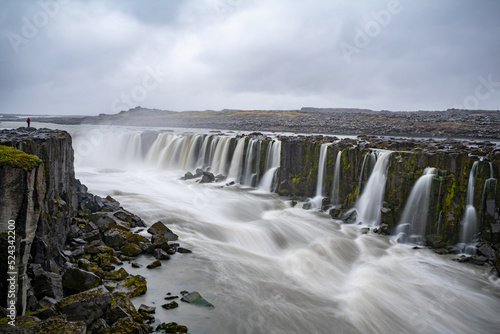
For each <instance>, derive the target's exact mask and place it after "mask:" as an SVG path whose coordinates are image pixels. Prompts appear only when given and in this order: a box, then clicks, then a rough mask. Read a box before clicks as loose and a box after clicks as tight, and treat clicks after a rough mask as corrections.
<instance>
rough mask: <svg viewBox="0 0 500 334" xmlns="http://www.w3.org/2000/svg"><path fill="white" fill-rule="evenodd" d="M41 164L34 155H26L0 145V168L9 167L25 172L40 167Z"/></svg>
mask: <svg viewBox="0 0 500 334" xmlns="http://www.w3.org/2000/svg"><path fill="white" fill-rule="evenodd" d="M41 163H42V160H40V158H38V157H37V156H35V155H30V154H26V153H24V152H23V151H19V150H17V149H15V148H12V147H8V146H3V145H0V166H2V165H9V166H12V167H15V168H22V169H24V170H26V171H27V170H31V169H33V168H36V167H38V166H40V164H41Z"/></svg>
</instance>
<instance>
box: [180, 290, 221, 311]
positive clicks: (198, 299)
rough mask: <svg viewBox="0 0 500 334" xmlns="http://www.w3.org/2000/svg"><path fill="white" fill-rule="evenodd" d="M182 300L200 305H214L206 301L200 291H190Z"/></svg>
mask: <svg viewBox="0 0 500 334" xmlns="http://www.w3.org/2000/svg"><path fill="white" fill-rule="evenodd" d="M181 301H183V302H186V303H189V304H194V305H200V306H205V307H214V306H213V305H212V304H211V303H209V302H208V301H206V300H205V299H204V298H203V297H202V296H201V295H200V294H199V293H198V292H196V291H193V292H191V293H188V294H186V295H184V297H182V298H181Z"/></svg>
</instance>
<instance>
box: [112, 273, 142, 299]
mask: <svg viewBox="0 0 500 334" xmlns="http://www.w3.org/2000/svg"><path fill="white" fill-rule="evenodd" d="M147 290H148V286H147V281H146V279H145V278H144V277H143V276H141V275H136V276H130V277H128V278H127V279H126V280H125V281H122V282H120V283H119V284H118V285H117V286H116V289H115V292H120V293H124V294H126V295H127V296H128V297H130V298H132V297H135V296H139V295H143V294H145V293H146V291H147Z"/></svg>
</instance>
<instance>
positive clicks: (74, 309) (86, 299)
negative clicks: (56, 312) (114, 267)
mask: <svg viewBox="0 0 500 334" xmlns="http://www.w3.org/2000/svg"><path fill="white" fill-rule="evenodd" d="M111 300H112V298H111V294H110V293H109V292H108V290H106V288H105V287H104V286H98V287H97V288H94V289H91V290H88V291H84V292H81V293H78V294H76V295H72V296H69V297H66V298H64V299H63V300H62V301H61V303H60V304H59V309H60V311H61V313H63V314H65V315H66V318H67V319H68V320H69V321H84V322H85V324H86V325H87V326H89V325H91V324H92V323H93V322H94V321H95V320H97V319H99V318H102V317H103V315H104V314H105V313H106V312H107V311H108V309H109V308H110V307H111Z"/></svg>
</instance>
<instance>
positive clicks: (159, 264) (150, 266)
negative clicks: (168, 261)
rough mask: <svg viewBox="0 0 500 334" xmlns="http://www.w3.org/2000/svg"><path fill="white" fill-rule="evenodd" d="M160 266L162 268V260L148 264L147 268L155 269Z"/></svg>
mask: <svg viewBox="0 0 500 334" xmlns="http://www.w3.org/2000/svg"><path fill="white" fill-rule="evenodd" d="M159 266H161V262H160V260H156V261H153V262H152V263H150V264H148V265H147V267H146V268H148V269H153V268H156V267H159Z"/></svg>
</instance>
